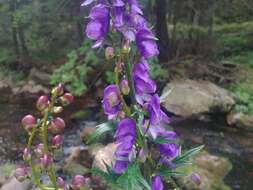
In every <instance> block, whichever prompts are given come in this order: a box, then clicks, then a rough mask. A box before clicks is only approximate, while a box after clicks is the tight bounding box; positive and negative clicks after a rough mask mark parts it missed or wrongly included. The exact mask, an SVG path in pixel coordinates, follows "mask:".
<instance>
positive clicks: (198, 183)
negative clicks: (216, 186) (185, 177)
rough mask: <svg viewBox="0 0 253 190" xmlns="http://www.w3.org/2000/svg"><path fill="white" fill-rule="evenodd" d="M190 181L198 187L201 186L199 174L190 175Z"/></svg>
mask: <svg viewBox="0 0 253 190" xmlns="http://www.w3.org/2000/svg"><path fill="white" fill-rule="evenodd" d="M191 180H192V181H193V182H194V183H195V184H196V185H200V184H201V179H200V176H199V174H197V173H192V174H191Z"/></svg>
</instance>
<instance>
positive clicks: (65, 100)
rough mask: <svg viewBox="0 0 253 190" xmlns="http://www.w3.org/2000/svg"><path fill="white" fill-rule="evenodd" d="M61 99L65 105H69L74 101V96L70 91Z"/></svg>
mask: <svg viewBox="0 0 253 190" xmlns="http://www.w3.org/2000/svg"><path fill="white" fill-rule="evenodd" d="M61 101H62V104H63V105H64V106H67V105H69V104H71V103H72V102H73V101H74V96H73V95H72V94H70V93H65V94H64V95H63V96H62V97H61Z"/></svg>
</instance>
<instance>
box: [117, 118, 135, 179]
mask: <svg viewBox="0 0 253 190" xmlns="http://www.w3.org/2000/svg"><path fill="white" fill-rule="evenodd" d="M115 136H116V143H117V144H118V147H117V150H116V152H115V156H116V162H115V165H114V167H113V170H114V172H115V173H117V174H122V173H123V172H124V171H125V170H126V169H127V167H128V165H129V163H130V162H131V157H132V155H133V150H134V144H135V139H136V124H135V121H134V120H132V119H129V118H126V119H124V120H122V121H121V122H120V123H119V124H118V127H117V131H116V135H115Z"/></svg>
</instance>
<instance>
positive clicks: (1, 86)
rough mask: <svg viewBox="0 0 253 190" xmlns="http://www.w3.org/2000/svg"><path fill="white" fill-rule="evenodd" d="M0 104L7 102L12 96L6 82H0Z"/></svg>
mask: <svg viewBox="0 0 253 190" xmlns="http://www.w3.org/2000/svg"><path fill="white" fill-rule="evenodd" d="M0 94H1V99H0V103H5V102H8V101H9V97H10V95H11V94H12V90H11V87H10V85H9V84H8V83H7V82H6V81H2V80H1V81H0Z"/></svg>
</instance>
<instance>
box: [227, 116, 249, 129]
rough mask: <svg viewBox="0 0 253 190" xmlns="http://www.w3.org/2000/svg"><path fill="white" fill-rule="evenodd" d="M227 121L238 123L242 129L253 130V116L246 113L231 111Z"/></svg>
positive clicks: (230, 123)
mask: <svg viewBox="0 0 253 190" xmlns="http://www.w3.org/2000/svg"><path fill="white" fill-rule="evenodd" d="M227 123H228V124H229V125H236V126H238V127H240V128H242V129H246V130H249V131H253V116H250V115H246V114H244V113H241V112H239V113H232V112H231V113H230V114H228V115H227Z"/></svg>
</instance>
